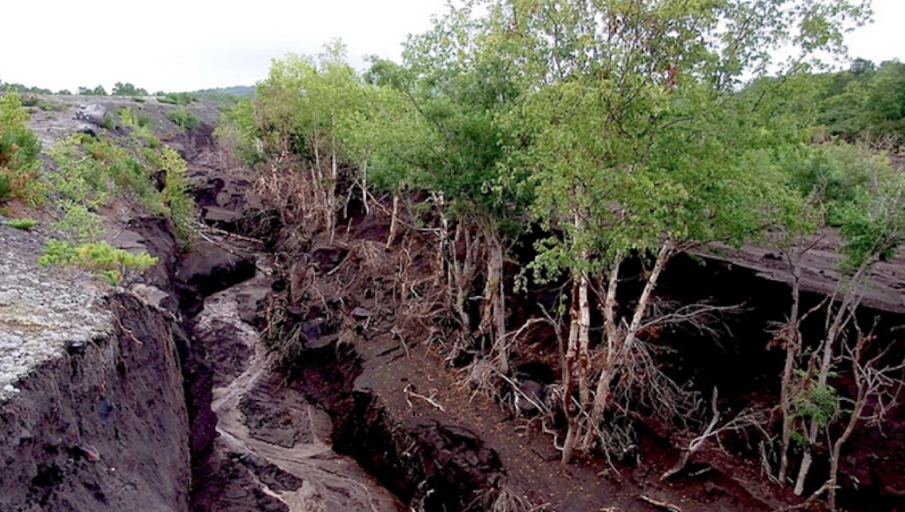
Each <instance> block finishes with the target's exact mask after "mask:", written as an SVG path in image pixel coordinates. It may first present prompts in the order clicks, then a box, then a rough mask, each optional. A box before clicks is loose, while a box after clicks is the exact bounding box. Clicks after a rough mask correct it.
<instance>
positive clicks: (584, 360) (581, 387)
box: [578, 272, 591, 410]
mask: <svg viewBox="0 0 905 512" xmlns="http://www.w3.org/2000/svg"><path fill="white" fill-rule="evenodd" d="M590 345H591V304H590V301H589V300H588V278H587V276H586V275H585V274H584V273H583V272H582V273H581V274H580V275H579V277H578V401H579V404H580V407H581V409H582V410H586V409H587V408H588V407H589V406H590V405H591V389H590V386H589V385H588V372H589V370H590V364H591V346H590Z"/></svg>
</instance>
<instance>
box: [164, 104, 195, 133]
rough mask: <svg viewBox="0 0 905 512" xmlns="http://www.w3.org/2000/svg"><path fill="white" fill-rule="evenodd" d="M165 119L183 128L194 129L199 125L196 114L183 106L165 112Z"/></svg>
mask: <svg viewBox="0 0 905 512" xmlns="http://www.w3.org/2000/svg"><path fill="white" fill-rule="evenodd" d="M167 119H169V120H170V121H173V123H174V124H176V126H178V127H180V128H182V129H183V130H194V129H195V128H198V126H200V125H201V120H199V119H198V116H196V115H195V114H193V113H191V112H189V111H188V110H186V109H184V108H181V109H179V110H174V111H172V112H169V113H167Z"/></svg>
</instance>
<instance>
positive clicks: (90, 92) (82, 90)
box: [78, 85, 107, 96]
mask: <svg viewBox="0 0 905 512" xmlns="http://www.w3.org/2000/svg"><path fill="white" fill-rule="evenodd" d="M78 95H79V96H106V95H107V90H106V89H104V86H102V85H98V86H97V87H95V88H94V89H89V88H88V87H79V89H78Z"/></svg>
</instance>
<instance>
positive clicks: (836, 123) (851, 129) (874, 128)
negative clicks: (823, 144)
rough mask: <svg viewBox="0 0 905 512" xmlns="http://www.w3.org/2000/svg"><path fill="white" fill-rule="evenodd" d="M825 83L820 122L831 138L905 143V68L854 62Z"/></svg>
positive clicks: (895, 63) (893, 63)
mask: <svg viewBox="0 0 905 512" xmlns="http://www.w3.org/2000/svg"><path fill="white" fill-rule="evenodd" d="M823 79H824V80H825V82H824V84H823V87H824V93H823V94H822V95H821V100H822V101H821V102H820V106H819V112H820V114H819V117H818V119H819V121H820V123H821V124H822V125H823V126H825V127H826V130H827V134H828V135H832V136H839V137H843V138H846V139H850V140H851V139H859V138H865V137H866V138H869V139H871V140H875V141H876V140H883V139H885V140H886V141H888V142H893V143H897V144H902V143H905V64H903V63H901V62H899V61H886V62H883V63H881V64H880V65H879V66H877V65H876V64H874V63H873V62H871V61H869V60H866V59H855V60H854V61H853V62H852V65H851V66H850V67H849V69H848V70H847V71H841V72H837V73H828V74H826V75H824V76H823Z"/></svg>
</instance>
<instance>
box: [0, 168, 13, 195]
mask: <svg viewBox="0 0 905 512" xmlns="http://www.w3.org/2000/svg"><path fill="white" fill-rule="evenodd" d="M12 194H13V179H12V177H11V176H7V175H6V174H2V173H0V201H5V200H7V199H9V198H10V196H12Z"/></svg>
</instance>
